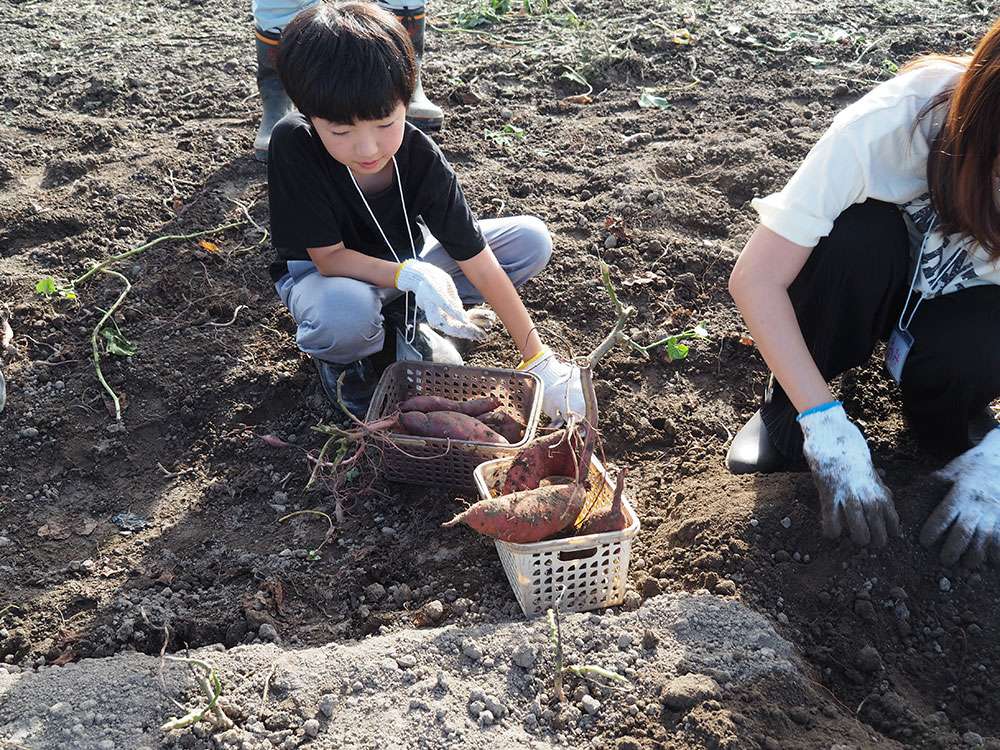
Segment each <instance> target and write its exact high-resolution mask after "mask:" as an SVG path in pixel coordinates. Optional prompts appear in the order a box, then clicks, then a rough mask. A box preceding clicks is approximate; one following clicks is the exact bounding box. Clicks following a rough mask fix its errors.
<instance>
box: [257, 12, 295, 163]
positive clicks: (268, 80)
mask: <svg viewBox="0 0 1000 750" xmlns="http://www.w3.org/2000/svg"><path fill="white" fill-rule="evenodd" d="M254 35H255V36H256V38H257V90H258V91H259V92H260V106H261V109H262V110H263V114H262V115H261V119H260V127H259V128H257V137H256V138H254V140H253V155H254V158H255V159H256V160H257V161H261V162H266V161H267V147H268V145H270V143H271V131H272V130H274V126H275V125H277V124H278V120H280V119H281V118H282V117H284V116H285V115H287V114H288V113H289V112H291V111H292V109H293V106H292V100H291V99H289V98H288V95H287V94H286V93H285V89H284V87H283V86H282V85H281V79H280V78H279V77H278V71H277V70H276V69H275V67H274V55H275V52H276V51H277V49H278V35H277V34H271V33H268V32H264V31H261V30H260V29H255V30H254Z"/></svg>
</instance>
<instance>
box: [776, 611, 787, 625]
mask: <svg viewBox="0 0 1000 750" xmlns="http://www.w3.org/2000/svg"><path fill="white" fill-rule="evenodd" d="M778 622H780V623H781V624H782V625H787V624H788V615H786V614H785V613H784V612H779V613H778Z"/></svg>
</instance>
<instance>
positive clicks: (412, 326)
mask: <svg viewBox="0 0 1000 750" xmlns="http://www.w3.org/2000/svg"><path fill="white" fill-rule="evenodd" d="M392 168H393V169H394V170H395V172H396V187H398V188H399V203H400V205H401V206H402V207H403V222H404V223H405V224H406V233H407V234H408V235H409V237H410V252H411V253H412V254H413V257H414V258H416V257H417V246H416V243H414V242H413V230H412V229H410V215H409V214H408V213H407V211H406V199H405V198H404V197H403V180H402V179H400V176H399V165H398V164H397V163H396V157H395V156H393V157H392ZM347 174H349V175H350V176H351V182H353V183H354V187H355V188H356V189H357V191H358V195H360V196H361V202H362V203H364V204H365V208H367V209H368V215H369V216H371V217H372V221H373V222H375V228H376V229H378V233H379V234H381V235H382V239H383V240H384V241H385V244H386V246H387V247H388V248H389V252H390V253H392V257H393V258H395V259H396V262H397V263H402V261H401V260H400V259H399V256H398V255H397V254H396V251H395V250H394V249H393V247H392V243H391V242H389V238H388V237H386V236H385V232H384V231H383V230H382V225H381V224H379V223H378V219H376V218H375V212H374V211H372V207H371V206H370V205H368V199H367V198H365V193H364V191H363V190H362V189H361V186H360V185H358V181H357V179H356V178H355V177H354V172H352V171H351V169H350V167H348V169H347ZM403 326H404V327H405V329H406V333H405V336H406V343H407V344H412V343H413V340H414V339H415V338H416V337H417V307H416V305H415V304H414V306H413V322H412V323H411V322H410V293H409V292H406V293H405V295H404V300H403Z"/></svg>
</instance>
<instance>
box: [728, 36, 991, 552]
mask: <svg viewBox="0 0 1000 750" xmlns="http://www.w3.org/2000/svg"><path fill="white" fill-rule="evenodd" d="M998 151H1000V20H998V21H997V22H996V23H995V24H994V25H993V27H992V28H991V29H990V30H989V32H988V33H987V34H986V36H985V37H984V38H983V39H982V41H981V42H980V43H979V45H978V46H977V48H976V50H975V53H974V54H973V55H972V57H969V58H948V57H941V56H931V57H925V58H923V59H921V60H918V61H916V62H915V63H912V64H911V65H909V66H907V67H906V68H905V69H904V70H903V72H901V73H900V74H899V75H898V76H896V77H895V78H893V79H892V80H890V81H886V82H884V83H882V84H880V85H879V86H877V87H876V88H875V89H874V90H873V91H871V92H870V93H868V94H867V95H866V96H864V97H863V98H861V99H860V100H859V101H857V102H855V103H854V104H852V105H851V106H849V107H848V108H847V109H846V110H844V111H843V112H841V113H840V114H839V115H838V116H837V117H836V118H835V119H834V121H833V124H832V125H831V127H830V129H829V130H828V131H827V132H826V133H825V134H824V136H823V137H822V138H821V139H820V140H819V142H817V144H816V145H815V146H814V147H813V149H812V151H810V153H809V155H808V156H807V157H806V160H805V161H804V162H803V163H802V165H801V166H800V167H799V169H798V171H797V172H796V173H795V175H794V176H793V177H792V178H791V180H790V181H789V182H788V184H787V185H786V186H785V187H784V189H783V190H781V191H780V192H778V193H775V194H773V195H769V196H767V197H766V198H762V199H757V200H755V201H754V202H753V206H754V208H755V209H756V210H757V212H758V214H759V216H760V225H759V226H758V227H757V229H756V230H755V231H754V233H753V235H752V236H751V237H750V240H749V241H748V242H747V245H746V247H745V248H744V250H743V253H742V254H741V256H740V258H739V260H738V261H737V263H736V267H735V268H734V269H733V273H732V276H731V278H730V282H729V288H730V291H731V293H732V295H733V298H734V299H735V300H736V304H737V305H738V306H739V308H740V311H741V312H742V313H743V316H744V318H745V319H746V322H747V326H748V327H749V329H750V332H751V333H752V334H753V336H754V339H755V340H756V342H757V345H758V346H759V348H760V351H761V354H762V355H763V356H764V360H765V361H766V362H767V364H768V366H769V367H770V369H771V371H772V373H773V374H774V377H773V378H772V381H771V385H770V386H769V388H768V392H767V393H766V394H765V397H764V401H763V404H762V407H761V409H760V411H758V412H757V413H756V414H755V415H754V416H753V417H752V418H751V419H750V421H749V422H748V423H747V424H746V425H744V427H743V428H742V429H741V430H740V432H739V434H738V435H737V436H736V438H735V439H734V441H733V444H732V447H731V448H730V451H729V455H728V456H727V465H728V466H729V468H730V470H731V471H733V472H734V473H746V472H753V471H761V472H769V471H777V470H780V469H782V468H786V467H788V466H789V465H792V464H794V463H796V462H798V461H800V460H801V458H802V457H804V458H805V460H806V462H807V463H808V465H809V467H810V469H811V470H812V473H813V477H814V479H815V482H816V486H817V488H818V490H819V496H820V504H821V514H822V523H823V532H824V535H826V536H829V537H837V536H839V535H840V532H841V530H842V529H843V527H844V526H845V525H846V526H847V528H848V531H849V532H850V535H851V538H852V539H853V541H854V542H855V543H857V544H862V545H864V544H869V543H871V544H872V545H874V546H881V545H883V544H884V543H885V542H886V539H887V537H888V536H890V535H892V536H896V535H898V534H899V519H898V517H897V515H896V511H895V508H894V506H893V501H892V494H891V492H890V491H889V490H888V488H886V486H885V485H884V484H883V483H882V481H881V479H880V478H879V475H878V474H877V473H876V471H875V469H874V467H873V466H872V460H871V453H870V451H869V449H868V445H867V443H866V442H865V439H864V437H863V436H862V435H861V432H860V431H859V430H858V428H857V427H856V426H855V425H854V424H853V423H852V422H851V421H850V419H849V418H848V417H847V415H846V414H845V413H844V410H843V408H842V407H841V405H840V403H839V402H837V401H835V400H834V399H833V397H832V395H831V392H830V389H829V387H828V385H827V381H829V380H830V379H831V378H833V377H834V376H836V375H838V374H839V373H841V372H844V371H845V370H848V369H850V368H852V367H856V366H858V365H861V364H863V363H864V362H866V361H867V360H868V359H869V357H870V356H871V354H872V352H873V350H874V348H875V344H876V342H877V341H878V340H880V339H881V340H886V339H888V340H889V346H888V348H887V351H888V354H887V365H888V367H889V370H890V372H891V373H892V374H893V377H895V378H896V380H897V381H899V382H900V387H901V391H902V397H903V408H904V412H905V414H906V416H907V418H908V420H909V422H910V424H911V425H912V427H913V429H914V430H915V432H916V434H917V436H918V438H919V439H920V441H921V443H922V445H924V446H925V447H927V448H930V449H932V450H935V451H937V452H942V453H944V454H945V455H948V456H955V455H958V454H961V455H958V458H955V459H954V460H953V461H952V462H951V463H949V464H948V465H947V466H946V467H945V468H944V469H943V470H942V471H941V472H939V476H940V477H941V478H943V479H945V480H947V481H950V482H951V483H952V486H951V489H950V491H949V493H948V495H947V496H946V497H945V499H944V501H943V502H942V503H941V504H940V505H939V506H938V507H937V509H936V510H935V511H934V512H933V513H932V514H931V516H930V518H929V519H928V521H927V522H926V524H925V525H924V528H923V532H922V534H921V541H922V542H923V543H924V544H925V545H930V544H932V543H934V542H935V541H937V540H938V539H940V538H945V542H944V546H943V548H942V552H941V557H942V560H943V561H944V562H945V563H946V564H952V563H954V562H956V561H958V560H959V558H962V559H963V563H965V564H970V565H978V564H980V563H981V562H982V561H983V560H985V559H986V558H990V559H992V560H993V561H995V562H1000V430H998V429H992V428H995V427H996V422H995V421H993V420H992V415H991V414H990V412H989V404H990V402H991V401H993V400H994V399H996V398H997V397H998V396H1000V325H998V324H997V321H998V320H1000V193H998V188H1000V179H998V178H997V170H998ZM775 381H776V382H775ZM984 433H985V437H983V435H984ZM977 442H978V444H977Z"/></svg>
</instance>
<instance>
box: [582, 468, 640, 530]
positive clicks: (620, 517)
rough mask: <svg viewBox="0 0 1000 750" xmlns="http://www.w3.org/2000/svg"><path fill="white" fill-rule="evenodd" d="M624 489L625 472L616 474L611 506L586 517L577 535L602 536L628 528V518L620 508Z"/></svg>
mask: <svg viewBox="0 0 1000 750" xmlns="http://www.w3.org/2000/svg"><path fill="white" fill-rule="evenodd" d="M624 489H625V470H624V469H622V470H621V471H619V472H618V481H617V483H616V484H615V497H614V499H613V500H612V501H611V506H610V507H608V508H603V509H601V510H598V511H597V512H595V513H592V514H590V515H589V516H587V518H586V520H584V522H583V523H582V524H581V525H580V528H579V529H577V532H576V533H577V534H578V535H580V536H583V535H584V534H603V533H605V532H606V531H621V530H622V529H624V528H625V527H626V526H628V516H627V515H626V514H625V509H624V508H623V507H622V492H623V491H624Z"/></svg>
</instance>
